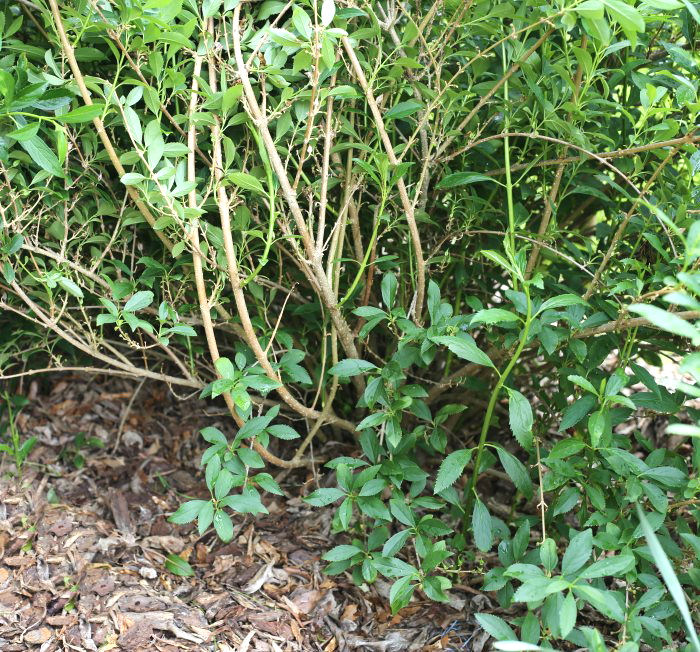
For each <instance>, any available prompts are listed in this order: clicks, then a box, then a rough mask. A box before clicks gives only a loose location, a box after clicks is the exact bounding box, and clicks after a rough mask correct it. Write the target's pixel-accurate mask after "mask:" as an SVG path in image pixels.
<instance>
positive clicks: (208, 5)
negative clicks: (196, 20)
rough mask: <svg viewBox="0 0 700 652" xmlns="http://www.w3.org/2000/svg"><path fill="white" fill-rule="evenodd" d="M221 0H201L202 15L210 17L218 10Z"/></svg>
mask: <svg viewBox="0 0 700 652" xmlns="http://www.w3.org/2000/svg"><path fill="white" fill-rule="evenodd" d="M222 1H223V0H203V2H202V16H203V17H204V18H211V17H212V16H213V15H214V14H216V12H217V11H219V8H220V7H221V4H222Z"/></svg>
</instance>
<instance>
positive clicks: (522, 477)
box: [496, 447, 533, 500]
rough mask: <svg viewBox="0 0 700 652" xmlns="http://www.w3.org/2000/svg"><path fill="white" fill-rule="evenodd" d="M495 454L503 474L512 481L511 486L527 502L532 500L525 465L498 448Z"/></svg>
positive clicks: (530, 482) (531, 490) (530, 481)
mask: <svg viewBox="0 0 700 652" xmlns="http://www.w3.org/2000/svg"><path fill="white" fill-rule="evenodd" d="M496 452H497V453H498V459H499V460H500V461H501V464H502V465H503V468H504V469H505V472H506V473H507V474H508V477H510V479H511V480H512V481H513V484H514V485H515V486H516V487H517V488H518V490H519V491H521V492H522V493H523V495H524V496H525V497H526V498H527V499H528V500H529V499H530V498H532V492H533V489H532V480H531V479H530V474H529V473H528V472H527V469H526V468H525V465H524V464H523V463H522V462H521V461H520V460H519V459H518V458H517V457H515V456H514V455H511V454H510V453H509V452H508V451H506V450H504V449H503V448H500V447H499V448H498V449H497V451H496Z"/></svg>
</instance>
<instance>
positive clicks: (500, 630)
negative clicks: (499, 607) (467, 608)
mask: <svg viewBox="0 0 700 652" xmlns="http://www.w3.org/2000/svg"><path fill="white" fill-rule="evenodd" d="M474 617H475V618H476V620H477V621H478V623H479V625H481V627H482V628H483V629H484V630H485V631H487V632H488V633H489V634H491V636H493V637H494V638H495V639H496V640H497V641H513V640H515V639H517V638H518V637H517V636H516V634H515V632H514V631H513V629H512V628H511V626H510V625H509V624H508V623H507V622H506V621H505V620H503V618H499V617H498V616H494V615H493V614H474Z"/></svg>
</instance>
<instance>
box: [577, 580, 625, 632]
mask: <svg viewBox="0 0 700 652" xmlns="http://www.w3.org/2000/svg"><path fill="white" fill-rule="evenodd" d="M574 592H575V593H576V595H578V596H579V597H581V598H583V599H584V600H585V601H586V602H588V603H589V604H590V605H591V606H592V607H594V608H595V609H597V610H598V611H600V613H602V614H603V615H604V616H607V617H608V618H612V619H613V620H616V621H617V622H618V623H622V622H624V621H625V612H624V611H623V609H622V607H621V606H620V604H619V603H618V602H617V600H616V599H615V596H614V594H613V592H612V591H604V590H601V589H596V588H595V587H592V586H588V585H587V584H577V585H576V586H575V587H574Z"/></svg>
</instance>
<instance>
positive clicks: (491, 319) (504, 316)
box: [471, 308, 520, 324]
mask: <svg viewBox="0 0 700 652" xmlns="http://www.w3.org/2000/svg"><path fill="white" fill-rule="evenodd" d="M516 321H520V317H518V315H516V314H515V313H514V312H511V311H510V310H503V309H502V308H488V309H486V310H479V312H477V313H475V314H474V315H472V319H471V323H472V324H499V323H502V322H511V323H512V322H516Z"/></svg>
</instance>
